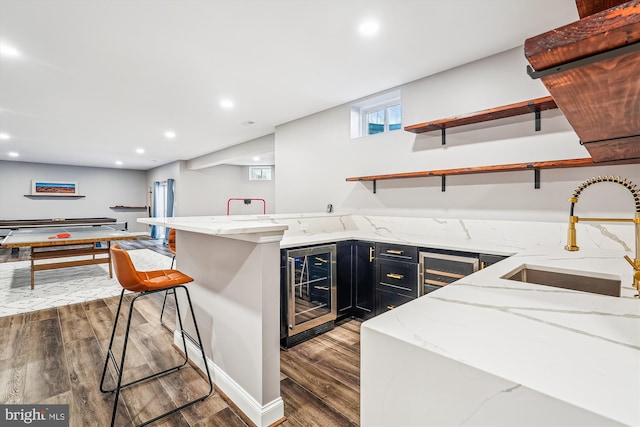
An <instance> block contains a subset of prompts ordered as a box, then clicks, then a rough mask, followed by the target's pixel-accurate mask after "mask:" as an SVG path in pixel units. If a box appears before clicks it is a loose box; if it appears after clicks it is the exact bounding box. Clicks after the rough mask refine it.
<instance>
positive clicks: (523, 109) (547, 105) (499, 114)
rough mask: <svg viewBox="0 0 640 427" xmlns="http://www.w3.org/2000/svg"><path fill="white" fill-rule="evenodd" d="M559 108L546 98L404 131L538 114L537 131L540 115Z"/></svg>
mask: <svg viewBox="0 0 640 427" xmlns="http://www.w3.org/2000/svg"><path fill="white" fill-rule="evenodd" d="M554 108H558V106H557V105H556V103H555V101H554V100H553V97H551V96H545V97H543V98H536V99H532V100H530V101H522V102H516V103H515V104H509V105H503V106H501V107H495V108H489V109H488V110H482V111H477V112H475V113H469V114H465V115H462V116H458V117H450V118H448V119H440V120H435V121H432V122H425V123H419V124H417V125H411V126H405V128H404V130H406V131H407V132H413V133H424V132H431V131H436V130H443V129H450V128H454V127H458V126H466V125H471V124H475V123H482V122H488V121H491V120H498V119H504V118H507V117H513V116H520V115H522V114H529V113H535V114H536V122H537V123H536V130H538V129H539V113H540V111H544V110H552V109H554Z"/></svg>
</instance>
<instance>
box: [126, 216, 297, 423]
mask: <svg viewBox="0 0 640 427" xmlns="http://www.w3.org/2000/svg"><path fill="white" fill-rule="evenodd" d="M138 221H139V222H143V223H146V224H154V225H159V226H163V227H171V228H175V229H176V230H177V231H176V247H177V248H178V250H177V252H176V266H177V268H179V269H180V270H181V271H183V272H184V273H185V274H188V275H189V276H191V277H193V278H194V283H191V284H189V285H188V286H189V290H190V293H191V299H192V302H193V306H194V310H195V312H196V316H197V317H198V325H199V327H200V334H201V336H202V340H203V342H204V346H205V352H206V354H207V358H208V359H209V360H208V361H207V362H208V363H209V367H210V369H211V376H212V379H213V381H214V383H215V385H216V387H217V388H218V389H219V390H221V391H222V392H223V393H224V394H226V395H227V396H228V397H229V398H230V399H231V400H232V401H233V402H234V403H235V404H236V405H237V406H238V407H239V408H240V410H242V412H243V413H244V414H245V415H246V416H247V417H248V418H249V419H250V420H251V421H252V422H253V423H254V424H255V425H257V426H259V427H262V426H268V425H271V424H273V423H276V422H278V421H279V420H281V419H282V418H283V417H284V404H283V402H282V398H281V397H280V345H279V343H280V340H279V337H280V335H279V334H280V332H279V331H280V329H279V328H280V323H279V322H280V320H279V319H280V317H279V316H280V269H279V265H280V240H281V239H282V235H283V233H284V231H285V230H286V229H287V226H286V225H281V224H274V223H269V222H257V221H241V222H239V221H230V220H229V219H228V218H225V217H182V218H142V219H139V220H138ZM183 317H184V316H183ZM183 321H186V323H187V325H186V326H185V327H186V328H187V329H192V325H191V324H189V322H188V319H187V318H184V319H183ZM176 334H177V333H176ZM174 342H175V343H176V345H178V346H180V347H181V342H182V341H181V339H180V338H179V335H176V336H175V337H174ZM187 343H188V345H190V343H189V342H187ZM188 350H189V357H190V358H192V359H194V361H195V362H196V363H197V364H199V365H200V366H201V367H203V365H202V363H203V361H202V360H198V359H197V354H198V352H196V351H195V348H193V349H192V348H189V349H188Z"/></svg>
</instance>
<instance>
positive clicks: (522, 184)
mask: <svg viewBox="0 0 640 427" xmlns="http://www.w3.org/2000/svg"><path fill="white" fill-rule="evenodd" d="M425 60H428V57H426V59H425ZM526 65H527V62H526V60H525V58H524V54H523V50H522V48H516V49H512V50H510V51H507V52H504V53H501V54H499V55H495V56H493V57H489V58H485V59H482V60H479V61H477V62H474V63H471V64H467V65H464V66H461V67H458V68H456V69H453V70H450V71H446V72H443V73H440V74H437V75H434V76H430V77H426V78H424V79H421V80H418V81H415V82H412V83H409V84H406V85H404V86H402V87H401V88H400V89H401V91H402V105H403V126H406V125H409V124H416V123H422V122H427V121H431V120H437V119H441V118H446V117H452V116H457V115H462V114H465V113H470V112H473V111H478V110H483V109H486V108H491V107H497V106H500V105H506V104H510V103H514V102H519V101H525V100H529V99H533V98H538V97H543V96H547V95H548V92H547V90H546V89H545V87H544V86H543V85H542V83H541V82H539V81H537V80H532V79H530V78H529V77H528V76H527V74H526V72H525V67H526ZM349 120H350V104H345V105H342V106H338V107H336V108H332V109H330V110H327V111H323V112H320V113H317V114H314V115H312V116H308V117H305V118H302V119H299V120H296V121H293V122H290V123H286V124H283V125H281V126H278V127H277V128H276V141H275V147H276V148H275V149H276V164H277V165H278V181H277V182H276V205H277V212H278V213H287V212H314V211H322V210H324V209H325V207H326V205H327V203H333V205H334V208H335V210H336V211H344V212H358V213H367V214H382V215H408V216H430V217H453V218H482V219H517V220H543V221H565V220H566V217H567V215H568V205H569V204H568V202H567V198H568V197H569V196H570V194H571V192H572V191H573V189H574V188H575V187H576V186H577V185H578V184H579V183H580V182H581V181H583V180H585V179H587V178H590V177H591V176H594V175H595V176H597V175H620V176H624V177H627V178H629V179H631V180H632V181H634V182H635V183H636V184H640V165H626V166H617V167H595V168H574V169H555V170H543V171H541V189H539V190H535V189H534V188H533V172H532V171H531V172H529V171H525V172H509V173H491V174H479V175H465V176H453V177H447V189H446V192H441V181H440V178H439V177H433V178H416V179H403V180H389V181H379V182H378V183H377V193H376V194H373V192H372V183H370V182H368V183H360V182H346V181H345V179H346V178H347V177H355V176H362V175H378V174H387V173H400V172H411V171H422V170H431V169H447V168H459V167H468V166H482V165H494V164H504V163H520V162H530V161H542V160H556V159H571V158H583V157H589V155H588V153H587V151H586V149H584V147H582V146H581V145H580V144H579V142H578V138H577V136H576V135H575V133H574V132H573V130H572V129H571V127H570V125H569V124H568V122H567V121H566V119H565V118H564V116H563V115H562V114H561V113H560V112H559V110H551V111H546V112H543V113H542V131H541V132H535V131H534V123H533V114H531V115H525V116H519V117H515V118H509V119H503V120H499V121H493V122H488V123H483V124H478V125H472V126H465V127H460V128H455V129H451V130H450V131H449V132H448V133H447V145H446V146H442V145H441V140H440V133H439V132H431V133H427V134H422V135H415V134H412V133H409V132H405V131H395V132H391V133H389V134H378V135H373V136H369V137H364V138H359V139H350V137H349V133H350V132H349V124H350V122H349ZM603 185H609V184H600V185H599V186H603ZM609 187H619V188H615V189H612V190H611V191H609V190H600V191H599V190H597V189H589V190H587V192H589V193H591V192H593V193H595V195H587V197H585V198H584V199H585V200H586V199H589V200H590V201H591V200H593V201H594V202H592V203H593V204H594V206H593V209H595V210H600V209H603V210H605V211H606V212H607V213H608V214H611V215H614V214H615V215H624V216H625V217H629V216H631V215H632V213H633V203H632V199H631V195H630V194H629V193H628V191H626V190H625V189H624V188H622V187H621V186H617V185H615V184H611V185H610V186H609ZM623 193H624V194H623ZM618 199H620V200H619V201H618ZM582 205H584V203H583V202H582V201H581V206H580V207H579V208H578V213H579V214H584V213H585V206H582ZM590 209H591V207H590Z"/></svg>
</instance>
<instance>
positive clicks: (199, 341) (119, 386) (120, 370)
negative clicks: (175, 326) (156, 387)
mask: <svg viewBox="0 0 640 427" xmlns="http://www.w3.org/2000/svg"><path fill="white" fill-rule="evenodd" d="M177 287H180V288H183V289H184V290H185V293H186V295H187V301H188V302H189V309H190V311H191V316H192V319H193V324H194V327H195V330H196V336H197V338H198V339H197V342H196V340H194V339H193V338H192V337H191V336H190V335H189V333H188V332H186V331H185V330H184V327H183V325H182V318H181V316H180V306H179V304H178V300H177V298H176V311H177V316H178V323H179V326H180V331H181V335H182V342H183V346H184V362H183V363H182V364H180V365H177V366H174V367H172V368H169V369H165V370H164V371H161V372H158V373H155V374H151V375H148V376H146V377H144V378H140V379H137V380H135V381H131V382H129V383H127V384H122V376H123V372H124V362H125V356H126V352H127V344H128V341H129V331H130V329H131V319H132V318H133V309H134V304H135V302H136V301H137V299H138V298H140V297H142V296H145V295H149V294H153V293H156V292H168V291H173V293H174V297H175V288H177ZM123 297H124V290H123V291H122V293H121V294H120V302H119V303H118V310H117V312H116V318H115V320H114V325H113V331H112V333H111V340H110V342H109V349H108V351H107V358H106V360H105V366H104V369H103V371H102V379H101V381H100V391H102V392H103V393H110V392H114V391H115V396H114V404H113V412H112V415H111V426H112V427H113V425H114V423H115V419H116V413H117V409H118V398H119V396H120V390H122V389H124V388H125V387H128V386H130V385H133V384H138V383H140V382H143V381H146V380H150V379H152V378H156V377H159V376H161V375H165V374H168V373H170V372H173V371H177V370H178V369H180V368H182V367H183V366H185V365H186V364H187V362H188V361H189V359H188V354H187V342H186V339H187V338H188V339H189V340H190V341H192V342H193V344H194V345H196V346H197V347H199V348H200V352H201V355H202V358H203V360H204V365H205V371H206V373H207V382H208V384H209V390H208V392H207V393H206V394H204V395H202V396H200V397H198V398H196V399H194V400H192V401H190V402H187V403H185V404H183V405H181V406H179V407H177V408H175V409H172V410H171V411H167V412H165V413H164V414H161V415H159V416H157V417H155V418H152V419H150V420H148V421H145V422H144V423H142V424H140V425H139V426H146V425H148V424H151V423H153V422H155V421H158V420H159V419H161V418H164V417H166V416H168V415H171V414H174V413H176V412H178V411H181V410H182V409H184V408H186V407H188V406H190V405H193V404H194V403H197V402H200V401H203V400H205V399H206V398H207V397H209V396H210V395H211V393H212V392H213V382H212V380H211V374H210V372H209V366H208V365H207V362H206V355H205V351H204V345H203V344H202V339H201V337H200V331H199V329H198V323H197V321H196V317H195V313H194V311H193V305H192V303H191V297H190V295H189V290H188V289H187V288H186V287H185V286H182V285H179V286H175V287H173V288H171V289H169V290H162V289H161V290H156V291H147V292H141V293H139V294H138V295H136V296H135V297H134V298H133V299H132V300H131V304H130V306H129V316H128V319H127V326H126V330H125V336H124V342H123V347H122V356H121V358H120V365H118V363H117V362H116V359H115V357H114V355H113V351H112V346H113V340H114V337H115V333H116V327H117V325H118V316H119V314H120V309H121V306H122V300H123ZM165 297H166V294H165ZM109 361H111V362H112V363H113V365H114V368H115V370H116V373H117V374H118V379H117V384H116V387H115V388H114V389H111V390H105V389H104V379H105V376H106V372H107V366H108V363H109Z"/></svg>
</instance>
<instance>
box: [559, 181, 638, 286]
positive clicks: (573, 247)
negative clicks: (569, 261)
mask: <svg viewBox="0 0 640 427" xmlns="http://www.w3.org/2000/svg"><path fill="white" fill-rule="evenodd" d="M598 182H613V183H616V184H620V185H622V186H623V187H624V188H626V189H627V190H629V191H630V192H631V195H632V196H633V200H634V201H635V204H636V206H635V216H634V217H633V218H581V217H577V216H575V215H574V212H573V211H574V208H575V204H576V203H578V197H580V193H582V191H583V190H584V189H585V188H587V187H589V186H590V185H593V184H596V183H598ZM569 201H570V202H571V210H570V211H569V232H568V236H567V246H565V247H564V248H565V249H566V250H568V251H577V250H579V249H580V248H579V247H578V246H577V243H576V223H577V222H579V221H582V222H585V221H594V222H632V223H634V224H635V237H636V239H635V240H636V257H635V259H633V260H632V259H631V258H629V256H628V255H625V256H624V259H626V260H627V262H628V263H629V264H631V267H633V270H634V274H633V287H634V288H636V290H637V291H638V295H636V296H635V297H636V298H640V259H638V257H639V256H640V255H639V253H640V190H639V189H638V188H636V185H635V184H633V183H632V182H631V181H627V180H626V178H625V179H622V178H620V177H618V176H617V177H615V178H614V177H613V176H604V177H600V176H599V177H596V178H591V179H588V180H586V181H584V182H583V183H582V184H580V185H579V186H578V188H576V189H575V191H574V192H573V195H572V196H571V197H570V198H569Z"/></svg>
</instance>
